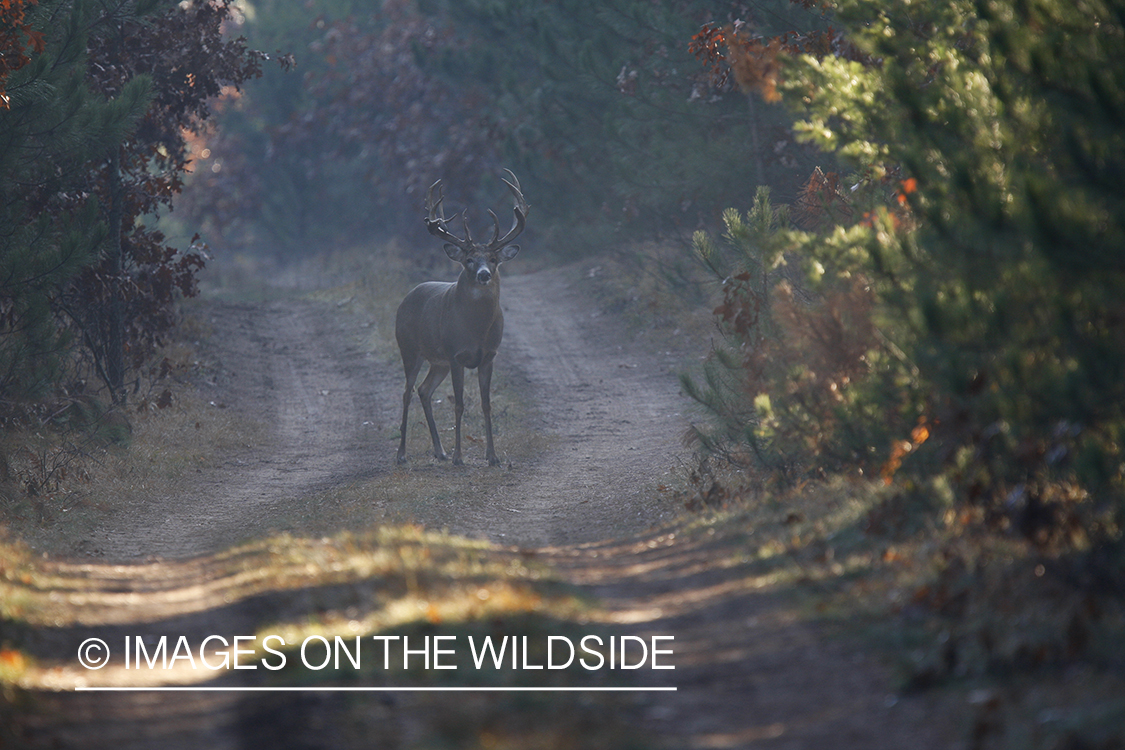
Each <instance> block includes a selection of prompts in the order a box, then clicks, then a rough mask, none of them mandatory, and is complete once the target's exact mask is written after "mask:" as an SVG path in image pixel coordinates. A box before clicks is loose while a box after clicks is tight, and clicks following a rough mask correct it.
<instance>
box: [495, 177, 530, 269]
mask: <svg viewBox="0 0 1125 750" xmlns="http://www.w3.org/2000/svg"><path fill="white" fill-rule="evenodd" d="M504 171H505V172H507V173H508V176H509V177H511V178H512V181H511V182H509V181H508V180H504V184H505V185H507V186H508V189H509V190H511V191H512V195H514V196H515V198H516V205H515V207H513V208H512V213H514V214H515V221H514V222H513V223H512V228H511V229H509V230H508V233H507V234H505V235H504V236H503V237H499V235H500V220H499V219H498V218H496V214H495V213H493V212H492V211H489V212H488V213H490V214H492V221H493V225H494V226H495V231H494V232H493V234H492V241H491V242H489V243H488V249H489V250H499V249H500V248H502V247H504V245H507V244H509V243H510V242H511V241H512V240H514V239H515V238H516V237H519V235H520V233H521V232H523V228H524V226H525V224H526V222H527V212H528V211H529V210H530V209H531V207H530V206H529V205H527V201H526V200H524V197H523V191H522V190H520V181H519V180H518V179H516V175H515V174H514V173H513V172H512V170H510V169H505V170H504ZM501 179H503V178H501Z"/></svg>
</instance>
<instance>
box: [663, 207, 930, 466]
mask: <svg viewBox="0 0 1125 750" xmlns="http://www.w3.org/2000/svg"><path fill="white" fill-rule="evenodd" d="M724 221H725V223H726V227H727V231H726V233H725V234H724V235H723V240H724V243H723V244H724V247H723V248H720V247H717V246H716V245H715V243H714V242H713V241H712V240H711V238H710V237H709V236H708V235H707V234H706V233H704V232H698V233H696V235H695V248H696V251H697V253H698V254H699V256H700V257H701V258H702V260H703V262H704V263H705V264H706V265H707V266H708V267H709V268H710V269H711V270H712V271H713V272H714V274H715V276H716V278H717V279H720V280H721V281H722V291H723V300H722V303H721V304H720V305H719V306H718V307H717V308H716V309H715V316H716V321H717V323H718V324H719V326H720V330H722V332H723V334H724V341H723V345H722V346H721V347H717V348H716V350H715V351H714V353H713V355H712V356H711V357H710V358H709V360H708V361H707V362H706V364H705V367H704V383H703V384H700V383H697V382H695V381H694V380H693V379H691V378H689V377H685V378H683V383H684V386H685V390H686V391H687V393H688V394H689V395H690V396H691V397H692V398H694V399H695V400H696V401H698V402H699V403H700V404H702V405H703V406H704V407H705V408H706V410H707V411H708V413H709V414H710V415H711V417H712V419H711V420H710V422H711V426H710V427H696V428H695V430H696V435H697V437H698V438H699V439H700V441H701V443H702V444H703V446H704V447H705V448H706V449H707V450H708V451H710V452H713V453H720V454H723V455H725V456H726V457H728V458H730V459H733V460H735V461H736V462H737V463H739V464H742V465H748V466H754V467H757V468H759V469H764V470H766V471H768V472H769V473H770V474H772V475H773V476H774V477H776V478H781V479H785V480H794V479H796V478H798V477H800V476H805V475H808V474H810V473H813V474H820V473H823V472H825V471H835V472H840V471H844V472H851V471H854V470H857V469H858V470H859V471H860V473H863V472H868V473H874V472H875V471H876V470H878V469H879V468H880V467H881V465H882V464H883V463H884V462H885V461H886V458H887V453H888V451H889V450H890V447H891V444H892V442H893V441H894V439H895V437H896V435H901V434H903V433H909V431H910V426H911V425H912V423H913V422H914V421H916V420H917V417H918V414H919V405H918V404H916V403H914V402H913V401H912V400H910V398H908V397H907V396H908V394H906V393H903V392H902V391H901V388H900V387H899V384H900V383H901V381H902V379H903V378H906V377H909V374H908V373H907V371H906V368H905V367H904V366H903V363H902V361H901V360H900V359H899V358H896V357H895V356H894V355H893V354H892V352H891V351H890V349H889V348H888V347H887V345H886V344H885V343H884V341H883V338H882V336H881V334H880V331H879V330H878V329H877V328H876V324H875V320H874V311H873V304H874V297H873V295H872V293H871V289H870V287H869V285H868V284H867V283H866V282H864V281H863V280H862V279H860V278H850V279H849V278H835V279H833V280H832V282H831V283H823V282H822V283H821V284H820V285H819V286H820V288H819V290H818V293H817V294H815V295H813V294H810V293H808V292H807V291H805V290H804V289H802V288H801V286H800V285H798V284H796V283H795V282H794V280H793V278H792V273H791V270H792V269H791V268H790V267H787V265H786V256H785V254H784V252H783V251H784V250H785V249H787V248H789V247H791V246H792V242H793V238H792V234H793V233H792V232H791V231H790V230H789V212H788V211H787V209H786V207H785V206H781V207H778V208H774V207H773V206H772V205H771V203H770V200H769V191H768V189H766V188H761V189H759V191H758V194H757V196H756V197H755V200H754V204H753V206H752V208H751V209H750V211H749V213H748V214H747V215H746V216H745V217H743V216H741V215H740V214H739V212H738V211H735V210H733V209H731V210H728V211H727V212H726V213H725V214H724Z"/></svg>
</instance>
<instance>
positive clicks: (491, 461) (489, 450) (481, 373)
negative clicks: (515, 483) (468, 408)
mask: <svg viewBox="0 0 1125 750" xmlns="http://www.w3.org/2000/svg"><path fill="white" fill-rule="evenodd" d="M477 378H478V380H479V382H480V409H481V412H483V413H484V440H485V456H486V457H487V458H488V465H489V466H499V465H500V459H498V458H497V457H496V448H495V447H494V446H493V444H492V397H491V389H492V357H486V358H485V361H484V362H481V365H480V369H479V370H477Z"/></svg>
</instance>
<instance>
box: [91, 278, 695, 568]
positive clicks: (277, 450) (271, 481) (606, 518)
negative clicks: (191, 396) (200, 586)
mask: <svg viewBox="0 0 1125 750" xmlns="http://www.w3.org/2000/svg"><path fill="white" fill-rule="evenodd" d="M562 278H563V277H561V276H560V275H558V274H557V273H555V272H551V271H544V272H539V273H536V274H529V275H524V276H513V277H509V278H506V279H505V280H504V290H503V297H502V300H503V302H502V304H503V306H504V311H505V323H506V325H505V341H504V343H503V345H502V347H501V351H500V356H499V358H498V360H497V362H498V364H497V367H498V370H500V369H502V370H504V373H503V377H504V378H505V379H506V381H507V387H511V388H514V389H515V390H518V391H519V392H520V393H521V396H522V397H523V398H524V399H526V400H527V401H528V402H529V403H530V404H531V408H530V409H529V410H528V412H527V413H529V415H530V416H529V419H530V420H532V422H533V424H531V425H523V426H522V427H523V428H527V427H530V428H531V431H533V432H536V433H539V434H541V435H545V436H546V438H547V439H546V441H545V444H546V445H547V448H546V450H545V451H544V452H543V454H542V455H537V456H535V457H533V458H532V459H531V460H530V461H526V460H525V461H522V462H519V463H518V465H516V466H513V467H511V468H509V469H481V468H480V467H477V466H476V465H475V464H476V463H478V458H479V457H478V456H476V455H475V453H473V451H472V450H471V448H470V454H469V455H468V456H467V457H466V461H467V462H468V463H469V464H470V466H467V467H465V468H464V469H460V468H458V467H453V466H450V465H448V464H444V463H442V464H440V465H433V464H434V463H435V462H433V460H432V459H430V458H429V457H428V456H426V455H417V454H416V455H414V456H412V466H415V467H420V468H422V469H423V474H425V473H426V472H436V473H439V474H440V475H441V477H442V478H443V479H444V480H445V481H447V482H448V481H449V479H450V478H451V477H454V478H456V477H457V476H458V475H460V476H463V477H464V487H465V490H466V492H465V494H466V496H467V497H466V500H465V501H464V502H458V503H454V504H452V505H449V504H447V505H439V504H434V505H433V506H432V507H431V506H427V505H425V504H422V505H421V507H420V508H419V509H418V510H416V511H415V513H414V514H413V520H415V521H418V522H421V523H424V524H426V525H427V526H430V527H432V528H446V529H449V530H450V531H451V532H453V533H457V534H462V535H465V536H470V537H477V538H487V539H490V540H492V541H495V542H498V543H503V544H516V545H521V546H529V547H530V546H541V545H545V544H562V543H572V542H584V541H594V540H598V539H603V538H605V537H606V536H607V535H615V534H617V535H619V534H624V533H632V532H635V531H639V530H641V529H644V528H647V527H649V526H651V525H653V524H654V523H657V522H659V521H660V520H661V514H662V513H664V512H666V510H667V509H666V505H667V503H666V501H665V500H664V498H662V497H661V496H660V493H659V492H658V491H657V487H658V485H659V484H661V483H662V482H665V481H667V479H666V476H665V475H667V474H668V473H669V471H670V470H671V467H672V466H674V464H675V461H676V457H677V455H678V454H679V453H680V452H682V449H681V448H680V447H679V445H678V442H677V437H678V435H679V434H680V433H681V432H682V429H683V425H682V422H683V420H682V417H681V416H680V413H681V411H682V409H683V408H684V406H685V399H684V397H683V396H682V395H681V394H680V390H679V384H678V381H677V376H676V369H675V368H676V360H675V358H674V357H673V355H671V354H655V355H654V354H652V353H649V352H645V351H642V350H640V348H639V347H636V346H633V345H631V342H629V341H628V339H627V333H626V332H625V331H623V330H622V329H621V327H620V326H619V325H618V324H617V323H615V322H614V321H611V320H608V319H605V318H602V317H600V316H599V315H598V314H597V311H596V310H595V309H592V308H591V307H590V306H589V304H588V303H587V302H584V299H585V295H583V294H582V291H583V290H580V289H575V288H574V287H572V286H569V285H568V284H566V283H565V282H563V281H562V280H561V279H562ZM572 283H581V281H580V280H579V281H574V282H572ZM200 314H201V315H202V316H203V320H204V321H205V322H206V323H207V324H208V325H209V327H210V328H211V329H212V331H213V335H212V336H211V339H210V340H209V341H208V342H207V344H206V345H205V346H206V349H207V351H206V354H207V356H208V358H210V359H212V360H214V361H216V362H217V363H218V370H219V374H218V376H217V377H216V379H215V382H214V384H212V385H210V386H207V387H205V390H204V394H205V398H206V397H208V394H213V396H214V403H215V404H216V407H217V408H218V407H222V408H229V409H232V410H234V412H235V413H236V414H237V415H238V416H240V417H241V418H244V419H247V420H251V421H254V422H257V423H260V424H262V425H264V433H265V436H266V437H265V439H264V440H263V441H262V442H261V444H259V445H252V446H247V447H246V449H245V450H242V451H239V452H237V453H235V454H233V455H229V456H225V457H223V460H222V463H221V464H220V465H219V466H217V467H212V468H208V469H204V470H202V471H201V472H200V473H198V474H197V475H195V477H194V478H192V477H189V478H188V479H187V480H185V481H183V482H180V483H179V487H178V488H177V489H176V490H175V491H174V492H172V493H165V494H163V495H155V496H151V497H148V498H145V500H144V501H143V502H141V501H137V502H134V503H131V504H130V505H129V506H128V507H125V508H122V509H121V511H120V512H118V513H117V514H116V515H115V516H114V518H113V519H111V520H110V522H109V523H107V524H106V526H105V528H104V529H103V530H102V532H101V534H99V538H97V539H96V540H95V544H96V546H97V549H98V550H99V552H100V554H101V555H102V556H105V557H109V558H115V559H130V558H134V559H135V558H143V557H161V558H182V557H189V556H193V555H198V554H205V553H209V552H215V551H218V550H221V549H223V548H224V547H227V546H230V545H232V544H236V543H238V542H240V541H244V540H246V539H249V538H252V537H255V536H260V535H262V534H266V533H269V532H270V531H271V530H272V529H273V528H275V526H274V524H275V523H276V519H277V518H278V517H279V516H281V515H285V514H286V512H288V516H289V519H290V523H291V524H292V523H293V512H299V511H294V509H299V508H300V503H301V501H302V500H303V499H307V498H309V497H311V496H314V495H316V494H317V493H323V492H326V491H329V490H331V489H332V488H333V487H339V486H343V485H347V484H353V483H357V482H361V481H364V480H368V479H372V478H375V477H377V476H380V475H388V474H389V473H390V472H392V471H393V470H394V468H395V467H394V455H393V452H392V451H393V449H392V450H388V446H389V445H390V444H389V443H388V442H386V440H385V439H384V438H385V436H386V435H387V434H388V432H389V431H391V430H393V429H397V423H398V420H399V417H400V414H399V410H400V409H401V403H402V402H401V394H402V385H403V384H402V371H401V367H400V366H399V365H398V363H397V360H396V361H394V362H388V361H386V360H385V358H381V357H377V356H375V355H374V354H373V353H372V352H370V351H368V350H367V349H365V348H364V347H362V346H361V345H360V344H359V342H360V341H361V338H362V337H361V336H360V335H359V333H360V332H361V328H360V326H362V325H363V322H362V321H361V317H360V316H356V315H353V314H350V313H347V312H343V311H341V310H339V309H337V308H336V307H335V306H333V305H331V304H329V303H325V302H317V301H314V300H309V299H302V298H297V297H294V298H293V299H287V300H284V301H271V302H262V303H231V302H218V301H216V302H212V303H210V304H209V305H208V306H207V307H206V308H204V309H203V311H202V312H201V313H200ZM376 324H377V326H378V329H380V330H391V327H392V326H391V324H390V321H377V322H376ZM384 356H385V355H384ZM467 381H468V382H469V383H470V384H471V388H472V389H473V390H472V391H471V395H475V378H467ZM443 387H448V383H447V384H446V385H445V386H443ZM494 390H496V389H494ZM497 395H498V397H499V398H500V399H502V398H503V397H504V395H503V394H497ZM477 408H479V407H477ZM471 410H474V405H472V404H471V405H470V406H469V407H468V410H467V411H471ZM448 411H449V409H448V405H443V408H442V409H440V410H439V413H438V420H439V422H442V426H443V427H444V426H446V425H445V424H444V423H445V422H446V421H449V422H451V420H452V415H451V414H449V413H448ZM412 414H413V415H414V416H415V417H418V416H419V410H418V408H417V404H415V405H414V409H413V410H412ZM505 418H511V417H505ZM510 426H511V425H505V424H503V422H502V421H500V424H499V428H500V430H501V436H500V437H498V449H499V451H500V454H501V456H502V457H503V456H504V450H505V445H504V442H503V441H504V438H503V432H504V431H505V427H510ZM412 429H419V428H418V427H417V426H416V425H414V426H412ZM428 464H429V465H428ZM480 471H489V472H505V474H504V476H503V477H502V479H501V481H500V482H499V483H498V484H497V486H496V488H495V491H493V492H487V493H484V494H483V495H482V493H481V492H474V491H473V488H472V483H473V481H474V476H476V474H474V472H480ZM385 481H394V480H393V479H392V478H390V477H387V478H386V479H385ZM455 481H456V480H455ZM423 489H424V488H423ZM296 523H297V524H298V525H297V526H295V530H296V531H297V532H298V533H300V531H301V529H300V528H299V518H298V519H297V520H296Z"/></svg>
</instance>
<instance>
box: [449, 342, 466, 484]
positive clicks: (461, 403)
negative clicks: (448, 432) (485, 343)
mask: <svg viewBox="0 0 1125 750" xmlns="http://www.w3.org/2000/svg"><path fill="white" fill-rule="evenodd" d="M450 372H452V373H453V414H454V415H455V416H454V422H453V425H454V428H453V465H454V466H461V465H462V464H464V461H462V460H461V415H462V414H464V413H465V368H464V367H461V365H456V364H455V365H453V366H452V367H450Z"/></svg>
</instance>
